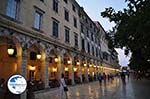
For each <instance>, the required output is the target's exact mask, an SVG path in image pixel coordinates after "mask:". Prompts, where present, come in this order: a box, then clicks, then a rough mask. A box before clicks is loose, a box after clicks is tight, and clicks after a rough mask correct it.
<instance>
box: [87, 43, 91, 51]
mask: <svg viewBox="0 0 150 99" xmlns="http://www.w3.org/2000/svg"><path fill="white" fill-rule="evenodd" d="M87 47H88V53H90V43H89V42H87Z"/></svg>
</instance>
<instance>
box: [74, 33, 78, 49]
mask: <svg viewBox="0 0 150 99" xmlns="http://www.w3.org/2000/svg"><path fill="white" fill-rule="evenodd" d="M74 43H75V44H74V45H75V47H78V34H77V33H74Z"/></svg>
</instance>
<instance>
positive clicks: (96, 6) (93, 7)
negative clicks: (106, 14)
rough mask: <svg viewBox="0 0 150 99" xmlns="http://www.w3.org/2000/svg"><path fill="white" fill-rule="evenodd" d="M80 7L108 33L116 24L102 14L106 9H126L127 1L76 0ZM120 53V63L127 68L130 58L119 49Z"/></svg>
mask: <svg viewBox="0 0 150 99" xmlns="http://www.w3.org/2000/svg"><path fill="white" fill-rule="evenodd" d="M76 1H77V2H78V3H79V4H80V6H83V7H84V10H85V11H86V12H87V14H88V15H89V17H90V18H91V19H92V20H93V21H99V22H100V23H101V25H102V26H103V27H104V29H105V30H106V31H108V30H110V29H112V27H113V26H114V23H110V22H109V20H108V19H106V18H102V17H101V14H100V13H101V12H103V11H104V10H105V8H108V7H113V8H114V9H115V10H122V9H123V8H125V7H126V3H125V0H76ZM117 52H118V53H119V63H120V65H122V66H127V64H128V60H129V57H126V56H125V55H124V51H123V50H121V49H117Z"/></svg>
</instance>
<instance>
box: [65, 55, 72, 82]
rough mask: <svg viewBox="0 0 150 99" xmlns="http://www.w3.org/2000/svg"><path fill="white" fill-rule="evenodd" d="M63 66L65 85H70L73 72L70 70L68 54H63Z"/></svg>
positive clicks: (69, 56) (70, 59)
mask: <svg viewBox="0 0 150 99" xmlns="http://www.w3.org/2000/svg"><path fill="white" fill-rule="evenodd" d="M63 66H64V67H63V68H64V75H65V80H66V84H68V85H71V84H72V73H73V70H72V58H71V55H70V53H69V52H68V53H67V52H66V53H65V54H64V59H63Z"/></svg>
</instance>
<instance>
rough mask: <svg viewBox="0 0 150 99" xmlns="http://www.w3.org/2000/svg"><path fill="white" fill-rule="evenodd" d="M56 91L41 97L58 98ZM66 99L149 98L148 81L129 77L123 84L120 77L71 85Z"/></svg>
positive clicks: (149, 82)
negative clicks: (101, 82) (101, 81)
mask: <svg viewBox="0 0 150 99" xmlns="http://www.w3.org/2000/svg"><path fill="white" fill-rule="evenodd" d="M58 93H59V92H58V90H57V92H56V91H51V94H48V97H47V96H43V98H41V99H60V97H59V95H58ZM45 95H46V94H45ZM38 99H40V98H38ZM63 99H65V98H63ZM68 99H150V81H147V80H142V81H137V80H133V79H129V80H127V81H126V84H125V85H124V84H122V82H121V80H120V79H114V80H113V81H109V82H107V83H106V84H104V83H103V84H102V85H101V86H100V85H99V82H98V81H96V82H91V83H87V84H82V85H76V86H71V87H69V92H68Z"/></svg>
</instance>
